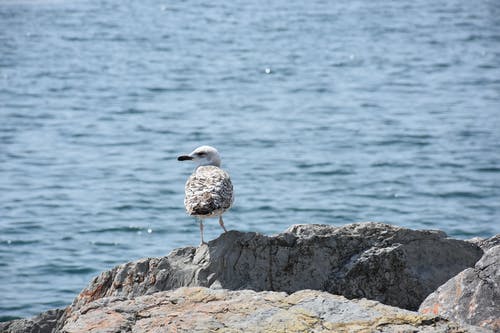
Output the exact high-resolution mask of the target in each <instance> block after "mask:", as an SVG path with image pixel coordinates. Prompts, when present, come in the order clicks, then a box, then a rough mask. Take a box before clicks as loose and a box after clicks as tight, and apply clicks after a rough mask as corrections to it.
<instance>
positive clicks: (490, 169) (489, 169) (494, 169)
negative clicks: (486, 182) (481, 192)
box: [474, 167, 500, 173]
mask: <svg viewBox="0 0 500 333" xmlns="http://www.w3.org/2000/svg"><path fill="white" fill-rule="evenodd" d="M474 171H478V172H485V173H499V172H500V167H484V168H477V169H474Z"/></svg>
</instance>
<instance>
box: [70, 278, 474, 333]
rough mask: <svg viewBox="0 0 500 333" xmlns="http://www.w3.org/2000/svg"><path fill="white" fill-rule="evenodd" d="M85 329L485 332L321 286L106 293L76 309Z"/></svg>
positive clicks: (78, 325)
mask: <svg viewBox="0 0 500 333" xmlns="http://www.w3.org/2000/svg"><path fill="white" fill-rule="evenodd" d="M61 331H62V332H65V333H80V332H135V333H145V332H288V333H291V332H339V333H341V332H394V333H396V332H429V333H431V332H433V333H440V332H442V333H445V332H456V333H458V332H481V330H479V331H468V330H467V329H464V328H463V327H460V326H458V325H457V324H454V323H450V322H448V321H446V320H443V319H440V318H438V317H433V316H425V315H419V314H418V313H417V312H412V311H407V310H402V309H399V308H395V307H391V306H387V305H383V304H380V303H379V302H375V301H369V300H348V299H346V298H344V297H342V296H336V295H332V294H329V293H326V292H320V291H315V290H303V291H298V292H295V293H293V294H291V295H287V294H286V293H283V292H269V291H262V292H255V291H251V290H242V291H229V290H225V289H224V290H221V289H219V290H214V289H208V288H203V287H190V288H179V289H176V290H173V291H166V292H158V293H155V294H153V295H148V296H139V297H136V298H134V299H125V298H122V297H105V298H101V299H99V300H96V301H94V302H90V303H88V304H86V305H85V306H83V307H81V308H80V309H79V310H78V311H76V312H73V313H72V315H71V316H70V317H68V318H67V319H66V323H65V325H64V327H62V329H61Z"/></svg>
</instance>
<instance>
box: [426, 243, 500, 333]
mask: <svg viewBox="0 0 500 333" xmlns="http://www.w3.org/2000/svg"><path fill="white" fill-rule="evenodd" d="M419 311H420V312H421V313H425V314H435V315H440V316H443V317H444V318H448V319H451V320H454V321H457V322H460V323H467V324H471V325H477V326H481V327H486V328H489V329H492V330H494V331H495V332H500V245H497V246H494V247H492V248H491V249H490V250H489V251H488V252H486V253H485V254H484V256H483V257H482V258H481V260H479V261H478V262H477V264H476V265H475V267H474V268H468V269H466V270H464V271H463V272H461V273H460V274H458V275H457V276H455V277H453V278H452V279H450V280H449V281H448V282H446V283H445V284H444V285H442V286H441V287H439V289H438V290H436V291H435V292H434V293H432V294H431V295H429V296H428V297H427V298H426V299H425V300H424V302H423V303H422V305H421V306H420V309H419Z"/></svg>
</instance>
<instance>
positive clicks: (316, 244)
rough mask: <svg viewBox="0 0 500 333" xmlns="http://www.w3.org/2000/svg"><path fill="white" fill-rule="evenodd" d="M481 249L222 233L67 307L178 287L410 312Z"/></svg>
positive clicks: (382, 227)
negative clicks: (301, 294)
mask: <svg viewBox="0 0 500 333" xmlns="http://www.w3.org/2000/svg"><path fill="white" fill-rule="evenodd" d="M481 255H482V251H481V249H480V248H479V247H478V246H476V245H474V244H472V243H469V242H466V241H460V240H455V239H449V238H447V237H446V235H445V234H444V233H443V232H441V231H428V230H426V231H418V230H410V229H405V228H400V227H395V226H391V225H387V224H382V223H358V224H350V225H346V226H342V227H332V226H327V225H295V226H292V227H290V228H289V229H288V230H286V231H285V232H284V233H282V234H279V235H276V236H273V237H269V236H265V235H261V234H257V233H242V232H237V231H230V232H228V233H225V234H223V235H221V236H220V237H219V238H218V239H215V240H213V241H211V242H209V244H208V246H206V245H205V246H201V247H199V248H194V247H187V248H182V249H177V250H174V251H173V252H172V253H171V254H170V255H169V256H167V257H163V258H148V259H142V260H138V261H135V262H131V263H127V264H124V265H120V266H117V267H115V268H114V269H112V270H110V271H107V272H104V273H102V274H101V275H100V276H98V277H96V278H95V279H94V280H93V281H92V282H91V283H90V284H89V286H88V287H87V288H85V289H84V290H83V291H82V292H81V293H80V295H79V296H78V297H77V298H76V299H75V301H74V303H73V305H72V309H75V310H77V309H79V308H80V307H82V306H85V305H86V304H88V303H90V302H92V301H95V300H97V299H100V298H103V297H109V296H116V297H128V298H131V297H136V296H140V295H148V294H153V293H155V292H159V291H164V290H171V289H174V288H178V287H183V286H203V287H210V288H224V289H230V290H240V289H252V290H256V291H264V290H267V291H284V292H288V293H292V292H295V291H298V290H303V289H315V290H322V291H328V292H330V293H332V294H337V295H344V296H346V297H348V298H363V297H365V298H368V299H372V300H377V301H380V302H382V303H385V304H389V305H394V306H398V307H401V308H406V309H417V308H418V306H419V305H420V303H421V302H422V301H423V300H424V298H425V297H426V296H427V295H428V294H430V293H431V292H433V291H434V290H436V288H437V287H439V286H440V285H441V284H443V283H444V282H446V281H447V280H448V279H450V278H451V277H453V276H454V275H456V274H457V273H459V272H460V271H462V270H463V269H465V268H468V267H471V266H473V265H474V264H475V263H476V261H477V260H479V258H480V257H481Z"/></svg>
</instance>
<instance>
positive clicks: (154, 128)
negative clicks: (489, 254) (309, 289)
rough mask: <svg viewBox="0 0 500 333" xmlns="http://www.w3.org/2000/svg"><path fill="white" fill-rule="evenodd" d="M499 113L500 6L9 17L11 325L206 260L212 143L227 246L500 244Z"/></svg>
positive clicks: (3, 300) (176, 9) (43, 11)
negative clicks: (257, 238) (158, 262)
mask: <svg viewBox="0 0 500 333" xmlns="http://www.w3.org/2000/svg"><path fill="white" fill-rule="evenodd" d="M499 113H500V2H498V1H496V0H478V1H460V0H447V1H437V2H436V1H431V0H417V1H409V0H402V1H362V0H349V1H348V0H339V1H319V0H317V1H305V2H304V1H295V0H292V1H290V0H287V1H284V0H277V1H219V0H215V1H196V0H193V1H191V0H187V1H173V2H165V1H157V0H145V1H110V0H100V1H97V0H88V1H83V0H82V1H71V0H64V1H63V0H59V1H56V0H52V1H49V0H32V1H23V0H16V1H14V0H0V281H1V283H0V295H1V297H0V319H2V320H6V319H8V318H12V317H19V316H28V315H32V314H35V313H38V312H40V311H44V310H47V309H50V308H54V307H63V306H65V305H67V304H69V303H70V302H71V301H72V299H73V297H74V296H75V295H76V294H77V293H78V291H79V290H81V289H82V288H83V287H84V286H85V285H86V284H87V282H88V281H89V280H90V279H91V277H92V276H94V275H96V274H98V273H99V272H100V271H102V270H105V269H109V268H111V267H113V266H114V265H116V264H119V263H122V262H126V261H130V260H134V259H138V258H141V257H150V256H162V255H166V254H167V253H169V252H170V251H171V250H172V249H173V248H175V247H180V246H186V245H196V244H198V243H199V241H200V239H199V230H198V226H197V224H196V222H195V221H194V220H193V219H191V218H189V217H188V216H186V215H185V213H184V208H183V191H184V182H185V180H186V178H187V177H188V175H189V174H190V172H191V171H192V165H190V164H189V163H180V162H177V161H176V156H177V155H179V154H182V153H188V152H190V151H191V150H192V149H193V148H195V147H197V146H198V145H201V144H210V145H213V146H215V147H217V148H218V149H219V151H220V152H221V154H222V158H223V167H224V168H225V169H227V170H228V171H229V172H230V174H231V176H232V179H233V183H234V185H235V191H236V201H235V206H234V208H233V209H232V210H231V211H230V212H228V213H227V214H226V215H225V216H226V217H225V222H226V226H227V227H228V228H230V229H238V230H244V231H258V232H262V233H266V234H274V233H278V232H281V231H283V230H284V229H286V228H287V227H288V226H289V225H291V224H294V223H327V224H332V225H342V224H345V223H350V222H358V221H368V220H373V221H380V222H387V223H392V224H397V225H401V226H406V227H411V228H417V229H424V228H432V229H437V228H438V229H442V230H444V231H445V232H447V233H448V234H449V235H451V236H453V237H459V238H470V237H473V236H483V237H485V236H491V235H493V234H496V233H499V232H500V115H499ZM220 232H221V229H220V227H219V226H218V223H217V221H216V220H211V221H208V223H206V228H205V235H206V238H207V239H213V238H215V237H217V236H218V235H219V234H220Z"/></svg>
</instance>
